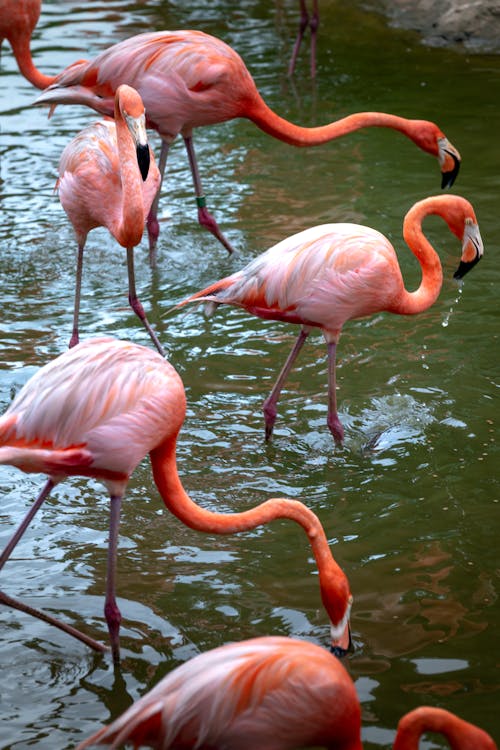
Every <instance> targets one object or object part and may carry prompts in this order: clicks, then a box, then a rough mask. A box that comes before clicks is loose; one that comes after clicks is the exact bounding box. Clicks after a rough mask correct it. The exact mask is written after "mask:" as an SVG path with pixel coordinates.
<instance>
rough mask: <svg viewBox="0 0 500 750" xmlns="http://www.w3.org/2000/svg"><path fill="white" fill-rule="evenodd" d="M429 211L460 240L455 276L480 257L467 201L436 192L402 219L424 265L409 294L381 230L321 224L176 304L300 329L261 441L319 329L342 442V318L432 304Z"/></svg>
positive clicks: (269, 404)
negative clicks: (237, 312) (227, 310)
mask: <svg viewBox="0 0 500 750" xmlns="http://www.w3.org/2000/svg"><path fill="white" fill-rule="evenodd" d="M430 214H436V215H437V216H441V217H442V218H443V219H444V220H445V222H446V223H447V224H448V226H449V228H450V230H451V231H452V232H453V234H455V235H456V236H457V237H458V238H459V239H460V240H461V242H462V259H461V262H460V265H459V267H458V269H457V271H456V273H455V278H459V279H460V278H462V277H463V276H464V275H465V274H466V273H467V271H469V270H470V269H471V268H472V267H473V266H474V265H475V264H476V263H477V262H478V260H480V258H481V257H482V254H483V243H482V240H481V235H480V233H479V228H478V225H477V220H476V216H475V213H474V209H473V208H472V206H471V204H470V203H469V202H468V201H467V200H465V198H461V197H459V196H456V195H441V196H434V197H431V198H426V199H425V200H422V201H419V202H418V203H416V204H415V205H414V206H413V207H412V208H411V209H410V211H408V213H407V215H406V216H405V219H404V223H403V236H404V239H405V240H406V243H407V244H408V247H409V248H410V250H411V251H412V253H413V254H414V255H415V256H416V258H417V260H418V261H419V263H420V266H421V268H422V282H421V284H420V286H419V288H418V289H417V290H416V291H414V292H408V291H407V290H406V289H405V286H404V282H403V277H402V275H401V270H400V268H399V263H398V260H397V255H396V253H395V250H394V248H393V246H392V245H391V243H390V242H389V240H388V239H387V238H386V237H384V235H382V234H380V232H377V231H376V230H375V229H371V228H370V227H365V226H360V225H358V224H323V225H320V226H316V227H312V228H310V229H306V230H305V231H303V232H299V233H298V234H294V235H292V236H291V237H287V239H285V240H283V241H282V242H279V243H278V244H277V245H274V247H271V248H270V249H269V250H267V252H265V253H262V255H259V256H258V257H257V258H255V259H254V260H253V261H252V262H251V263H249V264H248V265H247V266H246V267H245V268H243V269H242V270H241V271H237V272H236V273H234V274H232V275H231V276H227V277H226V278H224V279H221V280H220V281H217V282H215V284H211V285H210V286H208V287H206V289H203V290H202V291H200V292H197V293H196V294H193V295H192V296H191V297H189V298H188V299H187V300H184V301H183V302H181V303H179V305H177V307H181V306H182V305H185V304H186V303H188V302H193V301H196V300H198V301H203V300H206V301H208V302H210V303H215V306H217V305H219V304H222V303H226V304H229V305H237V306H239V307H243V308H244V309H245V310H246V311H247V312H250V313H252V314H253V315H258V316H259V317H260V318H265V319H269V320H282V321H286V322H289V323H298V324H299V325H300V326H301V329H300V333H299V335H298V338H297V340H296V343H295V345H294V347H293V349H292V351H291V353H290V355H289V357H288V359H287V360H286V362H285V365H284V367H283V369H282V371H281V373H280V375H279V377H278V379H277V381H276V383H275V385H274V387H273V389H272V391H271V393H270V395H269V397H268V398H267V399H266V401H265V402H264V418H265V425H266V440H268V439H269V438H270V437H271V435H272V431H273V426H274V422H275V419H276V405H277V403H278V399H279V396H280V393H281V390H282V388H283V385H284V383H285V380H286V378H287V376H288V374H289V372H290V369H291V367H292V365H293V363H294V361H295V359H296V357H297V355H298V353H299V351H300V349H301V347H302V345H303V343H304V341H305V340H306V338H307V336H308V335H309V333H310V331H311V329H312V328H319V329H320V330H321V331H322V332H323V335H324V337H325V340H326V343H327V347H328V427H329V429H330V431H331V433H332V435H333V437H334V440H335V441H336V442H337V443H342V441H343V439H344V430H343V427H342V424H341V423H340V420H339V417H338V414H337V400H336V383H335V357H336V351H337V343H338V340H339V337H340V333H341V330H342V326H343V325H344V323H345V322H346V321H347V320H352V319H353V318H361V317H365V316H367V315H373V313H377V312H382V311H387V312H392V313H397V314H398V315H414V314H416V313H420V312H423V311H424V310H427V308H428V307H430V306H431V305H432V304H434V302H435V301H436V299H437V297H438V295H439V292H440V289H441V285H442V282H443V271H442V268H441V263H440V261H439V257H438V255H437V253H436V252H435V250H434V249H433V247H432V246H431V244H430V242H429V241H428V239H427V238H426V237H425V235H424V233H423V231H422V222H423V220H424V218H425V217H426V216H428V215H430ZM211 307H212V305H211V306H209V309H211Z"/></svg>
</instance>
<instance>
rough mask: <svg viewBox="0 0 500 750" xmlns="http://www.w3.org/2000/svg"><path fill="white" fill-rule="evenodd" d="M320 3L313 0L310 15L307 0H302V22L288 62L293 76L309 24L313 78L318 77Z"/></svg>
mask: <svg viewBox="0 0 500 750" xmlns="http://www.w3.org/2000/svg"><path fill="white" fill-rule="evenodd" d="M318 6H319V3H318V0H313V3H312V13H311V15H309V11H308V10H307V4H306V0H300V22H299V30H298V33H297V38H296V39H295V44H294V46H293V51H292V56H291V58H290V62H289V64H288V75H289V76H293V74H294V72H295V65H296V63H297V56H298V54H299V50H300V45H301V44H302V39H303V38H304V33H305V31H306V29H307V27H308V26H309V28H310V29H311V78H315V77H316V37H317V34H318V26H319V7H318Z"/></svg>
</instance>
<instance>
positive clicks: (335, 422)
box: [327, 343, 344, 445]
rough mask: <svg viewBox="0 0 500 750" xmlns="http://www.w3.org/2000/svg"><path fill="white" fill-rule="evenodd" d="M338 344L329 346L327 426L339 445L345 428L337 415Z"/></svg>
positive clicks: (342, 440)
mask: <svg viewBox="0 0 500 750" xmlns="http://www.w3.org/2000/svg"><path fill="white" fill-rule="evenodd" d="M336 352H337V344H336V343H329V344H328V417H327V424H328V427H329V429H330V432H331V433H332V435H333V439H334V440H335V442H336V443H338V444H339V445H342V443H343V442H344V428H343V427H342V424H341V422H340V419H339V416H338V414H337V385H336V378H335V364H336V363H335V357H336Z"/></svg>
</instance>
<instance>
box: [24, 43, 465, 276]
mask: <svg viewBox="0 0 500 750" xmlns="http://www.w3.org/2000/svg"><path fill="white" fill-rule="evenodd" d="M121 83H127V84H129V85H130V86H133V87H134V88H135V89H137V91H138V92H139V93H140V95H141V97H142V99H143V102H144V105H145V107H146V112H147V122H148V126H149V127H151V128H153V129H154V130H157V131H158V133H159V135H160V137H161V139H162V149H161V154H160V160H159V168H160V172H161V174H162V175H163V172H164V169H165V164H166V160H167V154H168V149H169V146H170V144H171V142H172V141H173V140H174V139H175V137H176V136H177V135H178V134H179V133H180V134H181V135H182V137H183V139H184V143H185V146H186V149H187V153H188V157H189V163H190V166H191V172H192V175H193V181H194V188H195V193H196V202H197V205H198V220H199V222H200V224H202V225H203V226H205V227H206V228H207V229H208V230H209V231H211V232H212V233H213V234H214V235H215V237H217V239H218V240H219V241H220V242H221V243H222V244H223V245H224V247H226V249H227V250H228V251H229V252H232V247H231V245H230V244H229V242H228V241H227V240H226V239H225V237H224V236H223V235H222V233H221V231H220V229H219V227H218V225H217V223H216V222H215V220H214V218H213V217H212V216H211V214H209V213H208V210H207V208H206V199H205V196H204V193H203V188H202V185H201V180H200V175H199V170H198V165H197V161H196V154H195V151H194V146H193V130H194V128H197V127H200V126H202V125H213V124H215V123H219V122H225V121H227V120H232V119H234V118H236V117H245V118H248V119H249V120H252V122H254V123H255V124H256V125H257V127H259V128H260V129H261V130H263V131H264V132H265V133H268V134H269V135H271V136H273V137H274V138H278V139H279V140H281V141H285V142H286V143H289V144H291V145H293V146H317V145H320V144H323V143H327V142H328V141H331V140H333V139H335V138H340V137H341V136H343V135H346V134H347V133H351V132H353V131H355V130H359V129H360V128H366V127H385V128H392V129H393V130H397V131H399V132H401V133H403V135H406V136H407V137H408V138H410V139H411V140H412V141H413V142H414V143H415V144H416V145H417V146H418V147H419V148H421V149H422V150H423V151H425V152H427V153H429V154H432V155H433V156H436V157H437V158H438V161H439V165H440V168H441V172H442V187H448V186H450V185H452V183H453V181H454V180H455V177H456V176H457V174H458V169H459V166H460V155H459V153H458V151H457V150H456V148H454V147H453V146H452V145H451V143H450V142H449V141H448V139H447V138H446V136H445V135H444V133H443V132H442V131H441V130H440V129H439V128H438V126H437V125H435V124H434V123H433V122H428V121H426V120H408V119H405V118H404V117H398V116H397V115H391V114H386V113H384V112H358V113H356V114H353V115H349V116H348V117H344V118H342V119H341V120H337V121H336V122H332V123H330V124H329V125H323V126H321V127H315V128H304V127H300V126H299V125H294V124H293V123H291V122H288V121H287V120H285V119H283V118H282V117H280V116H279V115H278V114H276V113H275V112H273V111H272V110H271V109H270V108H269V107H268V106H267V104H266V103H265V102H264V100H263V99H262V97H261V96H260V94H259V92H258V90H257V87H256V86H255V83H254V81H253V79H252V77H251V75H250V73H249V71H248V70H247V68H246V66H245V64H244V62H243V60H242V59H241V57H240V56H239V55H238V54H237V53H236V52H235V51H234V50H233V49H232V48H231V47H229V46H228V45H227V44H225V43H224V42H223V41H221V40H220V39H217V38H215V37H213V36H210V35H209V34H204V33H203V32H201V31H172V32H170V31H158V32H150V33H145V34H138V35H137V36H133V37H131V38H130V39H126V40H125V41H122V42H119V43H118V44H114V45H113V46H112V47H109V48H108V49H107V50H105V51H104V52H102V53H101V54H99V55H98V56H97V57H96V58H95V59H94V60H92V61H90V62H86V63H85V62H82V63H75V64H74V65H72V66H71V67H70V68H67V69H66V70H64V71H63V72H62V73H61V74H60V75H59V76H58V77H57V79H56V81H55V82H54V83H53V84H52V85H51V86H49V88H48V89H47V90H46V91H44V92H43V93H42V94H41V95H40V96H39V97H38V98H37V99H36V102H35V103H36V104H50V105H55V104H84V105H86V106H89V107H92V108H93V109H95V110H96V111H97V112H100V113H101V114H103V115H109V116H112V115H113V111H114V94H115V91H116V89H117V87H118V86H119V85H120V84H121ZM157 210H158V196H157V198H156V199H155V202H154V203H153V206H152V209H151V212H150V215H149V217H148V234H149V240H150V250H151V260H152V262H154V248H155V245H156V241H157V238H158V231H159V227H158V222H157V218H156V216H157Z"/></svg>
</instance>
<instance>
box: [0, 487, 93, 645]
mask: <svg viewBox="0 0 500 750" xmlns="http://www.w3.org/2000/svg"><path fill="white" fill-rule="evenodd" d="M54 486H55V484H54V482H53V481H52V479H48V480H47V482H46V483H45V485H44V486H43V487H42V490H41V492H40V494H39V495H38V497H37V499H36V500H35V502H34V503H33V505H32V506H31V508H30V509H29V512H28V513H27V514H26V516H25V517H24V519H23V521H22V523H21V525H20V526H19V527H18V529H17V530H16V532H15V533H14V534H13V536H12V537H11V539H10V541H9V542H8V544H7V546H6V547H5V549H4V551H3V552H2V554H1V555H0V570H1V569H2V568H3V566H4V565H5V563H6V562H7V560H8V559H9V557H10V555H11V554H12V551H13V550H14V548H15V547H16V545H17V543H18V542H19V540H20V539H21V537H22V536H23V534H24V532H25V531H26V529H27V528H28V526H29V525H30V523H31V521H32V520H33V518H34V516H35V514H36V513H37V511H38V510H39V509H40V507H41V506H42V504H43V503H44V501H45V500H46V499H47V497H48V496H49V494H50V492H51V491H52V489H53V488H54ZM0 603H2V604H5V605H6V606H7V607H12V608H13V609H18V610H20V611H21V612H25V613H26V614H28V615H31V616H32V617H37V618H38V619H39V620H43V621H44V622H47V623H49V625H54V627H56V628H59V630H62V631H64V632H65V633H67V634H68V635H71V636H73V638H77V639H78V640H80V641H82V642H83V643H85V644H86V645H87V646H90V648H93V649H94V650H95V651H101V652H102V651H106V650H107V647H106V646H105V645H104V644H103V643H99V642H98V641H95V640H94V639H93V638H90V637H89V636H87V635H85V634H84V633H81V632H80V631H79V630H77V629H76V628H74V627H72V626H71V625H67V624H66V623H64V622H61V620H57V619H56V618H55V617H52V616H51V615H48V614H46V613H45V612H42V611H41V610H39V609H35V608H34V607H30V606H29V605H28V604H24V602H21V601H19V599H14V598H13V597H11V596H8V595H7V594H6V593H4V592H3V591H0Z"/></svg>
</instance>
